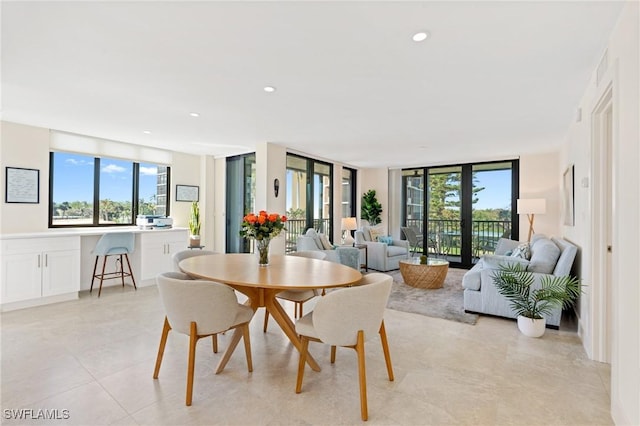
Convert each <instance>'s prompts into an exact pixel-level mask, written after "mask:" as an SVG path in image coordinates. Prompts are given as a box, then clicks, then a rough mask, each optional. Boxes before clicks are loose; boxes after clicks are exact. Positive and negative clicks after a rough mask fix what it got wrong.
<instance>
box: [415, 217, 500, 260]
mask: <svg viewBox="0 0 640 426" xmlns="http://www.w3.org/2000/svg"><path fill="white" fill-rule="evenodd" d="M406 223H407V226H410V227H414V228H416V229H417V230H418V232H419V233H420V234H421V233H422V232H423V224H424V221H423V220H422V219H407V220H406ZM510 231H511V221H510V220H474V221H473V222H472V229H471V236H472V242H471V247H472V252H473V255H474V256H475V257H478V256H480V255H482V254H484V253H493V252H494V250H495V245H496V243H497V242H498V239H500V238H501V237H503V236H505V235H506V236H507V238H509V237H510V235H508V234H509V233H510ZM427 235H428V238H429V247H430V248H432V250H431V251H432V252H435V254H437V255H444V256H449V255H451V256H460V245H461V240H460V239H461V236H462V230H461V227H460V221H459V220H445V219H429V220H427ZM418 251H421V248H418Z"/></svg>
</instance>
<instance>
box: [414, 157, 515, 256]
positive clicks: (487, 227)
mask: <svg viewBox="0 0 640 426" xmlns="http://www.w3.org/2000/svg"><path fill="white" fill-rule="evenodd" d="M518 166H519V162H518V161H517V160H510V161H501V162H492V163H477V164H461V165H451V166H438V167H426V168H418V169H407V170H403V172H402V181H403V222H404V225H405V226H408V227H413V228H414V229H415V231H416V233H417V234H419V235H422V237H423V239H422V240H423V247H418V248H417V250H418V251H423V252H425V253H427V254H428V255H430V256H437V257H443V258H445V259H447V260H448V261H449V262H450V263H451V264H452V265H455V266H462V267H469V266H471V265H472V264H473V263H475V262H476V261H477V260H478V258H479V257H480V256H481V255H483V254H486V253H492V252H493V251H494V249H495V246H496V243H497V241H498V239H499V238H501V237H505V238H509V237H510V236H511V235H518V221H517V215H516V213H515V210H514V209H513V208H512V206H513V205H514V204H515V200H516V199H517V197H518Z"/></svg>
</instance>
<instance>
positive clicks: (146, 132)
mask: <svg viewBox="0 0 640 426" xmlns="http://www.w3.org/2000/svg"><path fill="white" fill-rule="evenodd" d="M142 133H144V134H145V135H150V134H151V130H143V131H142Z"/></svg>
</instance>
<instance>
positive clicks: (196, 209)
mask: <svg viewBox="0 0 640 426" xmlns="http://www.w3.org/2000/svg"><path fill="white" fill-rule="evenodd" d="M200 225H201V224H200V206H199V205H198V202H197V201H194V202H193V203H191V217H190V218H189V231H190V232H191V235H190V236H189V247H200Z"/></svg>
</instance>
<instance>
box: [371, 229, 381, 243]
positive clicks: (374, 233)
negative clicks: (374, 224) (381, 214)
mask: <svg viewBox="0 0 640 426" xmlns="http://www.w3.org/2000/svg"><path fill="white" fill-rule="evenodd" d="M369 233H370V234H371V241H378V238H379V237H383V236H384V232H383V231H382V229H380V228H369Z"/></svg>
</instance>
